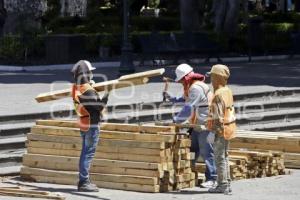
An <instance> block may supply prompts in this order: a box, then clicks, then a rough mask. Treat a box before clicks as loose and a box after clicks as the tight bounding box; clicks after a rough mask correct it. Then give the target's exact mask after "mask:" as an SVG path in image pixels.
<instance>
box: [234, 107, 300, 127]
mask: <svg viewBox="0 0 300 200" xmlns="http://www.w3.org/2000/svg"><path fill="white" fill-rule="evenodd" d="M236 116H237V123H238V124H249V123H268V121H275V120H282V121H287V120H293V119H296V118H300V108H292V109H280V110H274V111H265V112H256V113H245V114H237V115H236Z"/></svg>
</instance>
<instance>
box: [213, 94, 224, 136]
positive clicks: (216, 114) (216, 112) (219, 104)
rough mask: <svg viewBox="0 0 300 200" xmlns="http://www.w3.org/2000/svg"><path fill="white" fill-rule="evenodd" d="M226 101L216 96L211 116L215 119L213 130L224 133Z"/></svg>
mask: <svg viewBox="0 0 300 200" xmlns="http://www.w3.org/2000/svg"><path fill="white" fill-rule="evenodd" d="M225 107H226V106H225V103H224V101H223V100H222V99H221V98H220V97H219V96H215V97H214V98H213V100H212V103H211V115H212V116H211V117H212V119H213V124H212V132H213V133H216V134H222V133H223V131H224V123H223V122H224V111H225Z"/></svg>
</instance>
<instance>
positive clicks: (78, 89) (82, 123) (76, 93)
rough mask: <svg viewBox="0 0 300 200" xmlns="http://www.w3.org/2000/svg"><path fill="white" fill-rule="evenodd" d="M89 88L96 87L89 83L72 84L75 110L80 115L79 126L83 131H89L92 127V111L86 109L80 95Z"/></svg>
mask: <svg viewBox="0 0 300 200" xmlns="http://www.w3.org/2000/svg"><path fill="white" fill-rule="evenodd" d="M88 90H94V88H93V87H92V86H91V85H90V84H89V83H86V84H83V85H75V84H74V85H73V86H72V98H73V103H74V107H75V111H76V113H77V115H78V117H79V121H78V123H79V128H80V130H81V131H88V130H89V129H90V123H91V122H90V113H89V112H88V111H87V110H86V109H85V107H84V106H83V105H82V104H81V102H80V98H79V97H80V96H81V95H82V94H84V93H85V92H86V91H88Z"/></svg>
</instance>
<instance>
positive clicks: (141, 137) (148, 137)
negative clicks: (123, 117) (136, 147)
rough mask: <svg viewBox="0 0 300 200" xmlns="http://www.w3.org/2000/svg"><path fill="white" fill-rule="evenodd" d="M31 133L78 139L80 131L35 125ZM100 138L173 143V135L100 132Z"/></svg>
mask: <svg viewBox="0 0 300 200" xmlns="http://www.w3.org/2000/svg"><path fill="white" fill-rule="evenodd" d="M31 133H36V134H44V135H57V136H72V137H80V130H79V129H78V128H67V127H64V128H61V127H53V126H41V125H36V126H33V127H32V128H31ZM100 133H101V134H100V137H101V138H106V139H121V140H135V141H153V142H168V143H173V142H175V135H157V134H156V135H154V134H146V133H143V134H140V133H139V132H137V133H135V132H124V131H108V130H101V131H100Z"/></svg>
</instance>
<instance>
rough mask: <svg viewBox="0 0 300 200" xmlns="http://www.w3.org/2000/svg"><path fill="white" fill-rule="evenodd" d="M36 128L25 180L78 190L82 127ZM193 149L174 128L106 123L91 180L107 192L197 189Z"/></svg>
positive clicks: (53, 124)
mask: <svg viewBox="0 0 300 200" xmlns="http://www.w3.org/2000/svg"><path fill="white" fill-rule="evenodd" d="M36 124H37V125H35V126H33V127H32V129H31V133H29V134H28V136H27V137H28V141H27V154H25V155H24V157H23V165H24V166H23V167H22V168H21V177H22V178H24V179H30V180H32V181H37V182H48V183H58V184H72V185H76V184H77V181H78V162H79V156H80V151H81V138H80V133H79V128H78V126H77V123H76V122H75V121H59V120H40V121H37V123H36ZM190 145H191V141H190V140H189V139H188V138H187V136H185V135H179V134H176V133H175V129H174V127H166V126H149V125H134V124H113V123H103V124H101V134H100V142H99V145H98V147H97V150H96V154H95V158H94V159H93V162H92V165H91V170H90V171H91V180H92V182H93V183H95V184H96V185H97V186H98V187H102V188H110V189H121V190H131V191H140V192H166V191H172V190H177V189H182V188H189V187H193V186H194V184H195V174H194V173H192V171H191V159H192V158H193V155H192V154H191V153H190V152H189V148H190Z"/></svg>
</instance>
